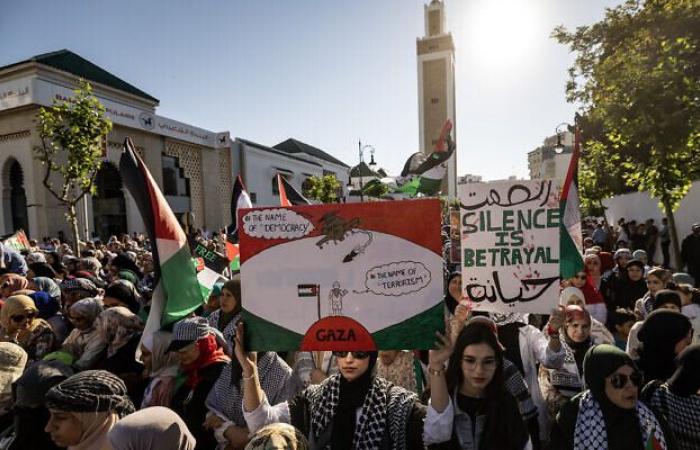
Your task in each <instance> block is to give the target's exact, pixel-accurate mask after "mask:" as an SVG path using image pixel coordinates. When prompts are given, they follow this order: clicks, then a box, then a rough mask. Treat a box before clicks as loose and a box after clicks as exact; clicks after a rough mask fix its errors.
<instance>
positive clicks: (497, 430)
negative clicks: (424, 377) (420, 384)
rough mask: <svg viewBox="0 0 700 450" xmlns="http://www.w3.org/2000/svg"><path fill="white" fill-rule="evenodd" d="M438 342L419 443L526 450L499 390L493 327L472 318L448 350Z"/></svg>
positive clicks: (516, 418)
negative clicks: (421, 440) (421, 436)
mask: <svg viewBox="0 0 700 450" xmlns="http://www.w3.org/2000/svg"><path fill="white" fill-rule="evenodd" d="M440 340H441V343H440V344H439V346H438V350H434V351H431V352H430V365H429V372H430V389H431V399H430V405H429V406H428V412H427V416H426V419H425V424H424V430H423V441H424V443H425V444H427V445H430V444H436V445H435V446H433V447H432V448H438V449H443V448H444V449H468V450H487V449H496V448H497V449H503V450H510V449H512V450H523V449H531V448H532V443H531V441H530V438H529V435H528V431H527V428H526V426H525V423H524V422H523V419H522V416H521V414H520V411H519V410H518V404H517V402H516V400H515V398H514V397H513V396H512V395H510V394H509V393H508V392H507V390H506V387H505V382H504V377H503V347H502V346H501V344H500V342H498V338H497V337H496V330H495V325H493V323H492V322H491V321H489V320H484V319H481V318H475V319H472V320H471V321H470V322H469V323H468V324H467V326H466V327H465V328H464V329H463V330H462V331H461V332H460V334H459V336H458V337H457V339H456V341H455V343H454V346H453V345H452V343H451V342H450V340H449V339H447V338H445V337H444V336H440ZM446 362H447V369H445V363H446Z"/></svg>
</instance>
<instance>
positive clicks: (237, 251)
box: [226, 241, 241, 272]
mask: <svg viewBox="0 0 700 450" xmlns="http://www.w3.org/2000/svg"><path fill="white" fill-rule="evenodd" d="M226 257H227V258H228V260H229V261H230V264H229V267H230V268H231V270H232V271H233V272H238V271H240V270H241V247H240V245H239V244H233V243H231V242H229V241H226Z"/></svg>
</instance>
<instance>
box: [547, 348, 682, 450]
mask: <svg viewBox="0 0 700 450" xmlns="http://www.w3.org/2000/svg"><path fill="white" fill-rule="evenodd" d="M583 365H584V374H585V378H586V385H587V387H588V390H586V391H584V392H582V393H580V394H578V395H576V396H575V397H574V398H572V399H571V401H569V402H568V403H566V404H564V406H563V407H562V409H561V411H560V413H559V415H558V416H557V421H556V423H555V425H554V427H553V429H552V446H551V449H552V450H570V449H574V450H588V449H596V450H643V449H645V448H653V449H663V450H675V449H676V448H677V445H676V442H675V437H674V436H673V432H672V431H671V430H670V428H669V427H668V424H667V423H666V421H665V420H664V419H663V417H661V416H657V415H655V414H654V412H653V411H652V410H651V409H649V408H648V407H647V406H646V405H645V404H644V403H642V402H641V401H639V400H638V391H639V388H640V387H641V385H642V380H643V377H642V374H641V372H640V371H639V369H638V368H637V366H636V364H635V363H634V361H632V359H631V358H630V357H629V355H627V354H626V353H625V352H623V351H622V350H620V349H619V348H617V347H615V346H613V345H607V344H601V345H596V346H593V347H591V348H590V349H589V350H588V353H587V354H586V357H585V360H584V363H583Z"/></svg>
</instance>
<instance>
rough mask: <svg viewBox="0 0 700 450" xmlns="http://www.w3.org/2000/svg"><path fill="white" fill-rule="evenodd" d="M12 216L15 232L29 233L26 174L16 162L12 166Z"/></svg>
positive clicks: (12, 225) (12, 226)
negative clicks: (25, 187) (23, 231)
mask: <svg viewBox="0 0 700 450" xmlns="http://www.w3.org/2000/svg"><path fill="white" fill-rule="evenodd" d="M10 214H11V217H12V224H11V228H12V230H13V231H15V230H19V229H23V230H25V231H27V232H28V231H29V230H28V227H29V222H28V220H27V195H26V193H25V192H24V173H23V172H22V166H20V165H19V162H17V161H16V160H15V161H13V162H12V163H11V165H10Z"/></svg>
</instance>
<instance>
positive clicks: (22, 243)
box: [2, 230, 29, 252]
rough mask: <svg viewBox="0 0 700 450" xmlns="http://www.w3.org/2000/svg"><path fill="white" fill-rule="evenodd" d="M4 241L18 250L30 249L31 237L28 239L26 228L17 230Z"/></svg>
mask: <svg viewBox="0 0 700 450" xmlns="http://www.w3.org/2000/svg"><path fill="white" fill-rule="evenodd" d="M2 243H3V244H5V245H7V246H8V247H12V248H14V249H15V250H17V251H18V252H20V251H22V250H29V239H27V235H26V234H24V230H17V232H15V233H14V234H12V235H10V236H8V237H7V238H5V239H4V240H3V241H2Z"/></svg>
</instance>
